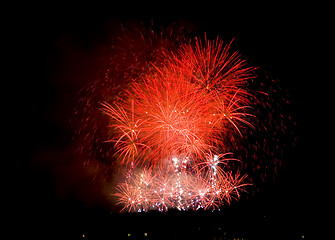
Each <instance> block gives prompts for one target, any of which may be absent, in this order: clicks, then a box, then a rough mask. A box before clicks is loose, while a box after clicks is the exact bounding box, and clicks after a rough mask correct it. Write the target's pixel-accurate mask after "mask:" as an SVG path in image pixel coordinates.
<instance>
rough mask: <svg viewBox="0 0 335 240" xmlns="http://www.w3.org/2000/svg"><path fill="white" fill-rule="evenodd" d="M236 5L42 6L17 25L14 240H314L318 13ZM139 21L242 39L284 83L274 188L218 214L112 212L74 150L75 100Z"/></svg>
mask: <svg viewBox="0 0 335 240" xmlns="http://www.w3.org/2000/svg"><path fill="white" fill-rule="evenodd" d="M236 5H237V6H227V7H226V8H224V6H222V7H221V6H220V7H219V8H220V9H217V8H216V7H215V6H207V7H205V8H204V9H201V7H200V6H198V8H197V9H196V10H195V9H192V8H189V9H188V8H186V9H187V10H185V12H184V11H183V10H181V9H179V10H177V11H176V12H174V11H172V10H171V11H170V10H164V11H163V10H162V9H161V10H160V11H157V10H155V11H154V10H151V9H147V8H145V10H143V11H135V10H134V9H133V10H126V9H125V8H124V7H122V8H117V7H116V6H114V5H113V4H109V5H108V6H102V7H101V8H94V9H90V8H89V7H87V9H86V10H85V11H81V10H78V9H76V8H71V9H67V10H66V8H65V7H64V6H48V7H47V6H45V7H42V9H41V11H37V10H34V11H31V12H29V14H26V15H25V16H26V17H23V18H22V20H21V21H20V23H19V24H18V27H17V28H16V34H17V33H19V34H18V35H19V36H20V38H19V40H18V42H19V44H18V49H19V50H20V51H21V50H22V51H21V55H19V56H18V60H19V61H18V62H19V63H20V65H19V66H20V67H19V68H21V70H23V71H24V74H23V75H24V76H23V77H22V78H21V79H20V80H19V82H18V84H20V87H21V89H22V94H20V95H21V96H22V100H21V101H20V107H19V108H17V107H16V109H19V110H20V117H19V119H21V120H19V122H20V123H19V124H20V126H19V128H23V130H20V132H21V133H20V136H17V137H16V138H17V139H19V141H17V140H16V141H17V143H16V144H15V146H17V147H18V148H19V150H18V151H19V153H18V154H17V155H18V156H17V158H18V159H19V160H15V161H16V162H17V163H19V165H20V166H21V167H20V170H16V171H14V172H13V174H14V175H16V176H17V177H15V178H16V179H18V180H19V183H18V184H17V185H16V186H15V189H14V191H15V192H16V193H15V196H17V197H16V200H18V201H17V203H16V205H15V209H17V210H18V211H15V213H14V215H15V219H16V220H15V222H16V223H19V226H20V229H19V230H18V231H17V232H16V233H15V234H19V235H21V234H22V235H24V236H27V237H28V236H29V238H31V239H33V238H34V237H36V238H41V239H84V238H86V239H105V238H104V237H106V239H118V238H116V236H117V235H120V236H121V238H119V239H127V238H129V239H130V238H131V237H134V236H135V237H136V236H137V238H136V239H144V235H143V233H144V232H147V235H148V236H146V237H147V238H148V239H164V237H166V238H167V239H168V238H170V239H174V238H175V239H192V238H193V239H194V238H195V237H198V238H199V239H213V236H214V235H213V234H217V236H223V232H224V233H225V237H226V238H227V239H229V237H231V239H233V237H240V238H242V237H244V239H302V238H307V239H308V237H307V236H308V232H309V226H310V224H311V222H312V220H311V216H312V215H313V213H315V212H316V209H317V204H316V202H315V201H314V198H316V196H315V193H314V192H313V193H311V188H312V187H311V186H313V182H314V180H313V177H311V174H310V173H309V170H310V169H311V168H313V165H312V164H314V163H315V161H319V158H320V156H319V152H320V149H319V147H318V146H321V143H320V142H315V141H316V139H318V138H319V131H320V129H319V128H316V127H315V126H316V125H318V124H320V120H319V119H317V117H316V114H315V113H316V110H315V107H316V106H315V105H316V103H315V98H318V97H320V96H321V93H319V92H317V93H316V94H313V97H311V93H313V92H314V93H315V92H316V91H318V87H316V86H315V85H314V84H313V83H312V82H311V81H313V82H314V83H315V79H314V78H315V75H313V74H312V72H313V70H314V67H313V66H314V62H315V56H316V53H315V52H316V51H317V49H316V48H315V47H312V46H313V45H314V44H315V39H317V38H318V36H322V30H320V29H319V28H318V27H317V26H315V25H314V24H313V23H314V18H313V16H314V15H315V14H312V13H311V8H308V9H304V8H302V7H300V6H284V5H278V6H277V5H275V4H273V6H271V7H270V6H265V7H264V6H254V5H250V6H245V7H244V8H243V9H241V8H240V6H238V4H236ZM143 8H144V7H143ZM170 8H171V6H170ZM170 8H169V9H170ZM132 22H133V23H136V24H143V25H144V26H153V27H154V28H157V29H159V27H161V26H162V27H166V26H170V25H171V24H177V25H178V24H179V25H185V26H187V27H188V28H190V29H194V31H196V32H199V33H203V32H206V33H207V35H208V36H209V37H212V38H214V37H216V36H220V37H221V38H223V39H227V41H229V40H231V39H232V38H235V42H234V44H235V45H234V49H236V50H238V51H239V52H240V53H241V54H242V56H243V57H245V58H246V59H247V61H248V64H249V65H253V66H258V67H260V68H261V69H262V70H264V71H265V72H266V74H268V76H269V77H270V78H273V79H279V81H280V84H281V87H282V88H284V89H287V91H288V94H289V100H290V105H289V106H287V107H286V108H285V109H284V111H285V112H286V113H287V114H288V115H290V116H292V119H293V121H295V122H296V127H294V128H292V129H291V130H292V131H293V132H294V139H295V140H294V141H293V143H292V144H291V145H290V144H289V145H290V147H288V148H287V149H285V151H284V154H283V159H282V166H281V168H280V169H279V171H278V174H277V176H276V177H275V180H269V181H268V182H266V183H263V184H262V186H260V187H259V191H258V192H256V193H255V194H251V195H249V196H248V197H243V198H242V199H241V200H240V201H236V202H233V203H232V205H231V206H230V207H225V208H223V210H222V211H221V212H216V213H207V212H199V213H179V212H174V211H172V212H171V213H168V214H161V215H160V214H156V213H151V214H142V215H139V216H137V215H136V216H133V215H127V214H126V215H118V214H117V213H116V212H115V211H113V207H112V206H111V203H110V201H109V200H108V197H107V195H108V194H107V190H106V186H104V184H103V180H102V179H100V178H99V177H97V178H96V179H95V180H92V171H93V170H92V169H87V168H84V167H83V166H82V162H81V160H80V159H78V158H77V157H75V156H74V154H73V152H72V151H73V148H71V141H72V140H71V138H72V136H73V129H71V126H69V119H70V118H71V116H72V112H73V109H74V107H75V105H76V101H77V99H76V94H77V92H78V91H79V90H80V88H82V87H83V86H84V85H85V84H88V83H89V82H90V81H92V80H94V78H96V77H97V74H98V73H99V70H100V66H101V63H102V62H103V61H104V57H105V56H104V55H103V52H104V48H105V46H106V44H108V35H109V34H112V33H113V30H114V29H115V28H116V27H115V26H118V25H119V24H129V23H132ZM313 59H314V60H313ZM311 109H312V110H311ZM311 111H312V112H314V113H312V114H311ZM321 128H322V127H321ZM314 177H316V176H315V175H314ZM111 211H112V212H113V213H112V214H111V213H110V212H111ZM185 223H186V224H185ZM183 224H185V225H183ZM178 225H179V226H178ZM181 225H183V226H184V227H180V226H181ZM128 233H131V234H132V235H131V236H129V237H128V235H127V234H128ZM83 234H84V235H83ZM136 234H138V235H136ZM141 234H142V235H141ZM155 234H156V235H155ZM160 234H161V235H160ZM210 234H212V235H210ZM220 234H221V235H220ZM30 236H31V237H30ZM154 236H156V237H155V238H154ZM157 236H158V237H157ZM149 237H150V238H149ZM131 239H134V238H131ZM216 239H219V238H218V237H217V238H216Z"/></svg>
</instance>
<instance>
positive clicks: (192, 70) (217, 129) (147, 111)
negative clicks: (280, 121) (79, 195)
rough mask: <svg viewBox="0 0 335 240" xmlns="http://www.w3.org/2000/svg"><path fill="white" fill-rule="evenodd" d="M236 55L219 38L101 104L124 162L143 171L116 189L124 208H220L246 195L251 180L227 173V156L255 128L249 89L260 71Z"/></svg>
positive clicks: (177, 56) (188, 49)
mask: <svg viewBox="0 0 335 240" xmlns="http://www.w3.org/2000/svg"><path fill="white" fill-rule="evenodd" d="M229 49H230V43H229V44H227V45H224V44H223V42H222V41H221V40H219V39H217V40H215V41H209V40H207V39H205V42H204V43H203V42H201V41H200V40H199V41H195V43H194V44H183V45H181V47H180V49H179V50H177V51H176V53H171V52H165V53H164V56H165V57H166V60H165V61H164V62H163V63H161V64H160V65H155V64H152V65H151V66H152V68H151V70H150V71H149V72H148V73H147V74H143V75H141V76H139V77H137V78H135V79H133V81H132V83H131V84H130V86H129V88H128V89H126V90H125V94H123V95H122V96H124V97H120V98H118V99H116V100H114V101H113V102H108V101H105V102H103V103H101V106H102V107H101V109H102V111H103V112H104V113H105V114H106V116H107V117H108V119H109V125H108V128H109V130H110V137H109V139H108V140H106V142H110V143H113V144H114V147H115V149H116V152H115V155H116V156H117V158H118V160H119V164H121V165H126V166H128V167H130V166H131V169H132V168H133V166H135V167H140V168H142V169H144V170H142V172H141V173H137V174H135V173H133V174H131V175H130V177H129V178H128V180H127V181H126V182H124V183H121V184H119V186H118V187H117V193H116V194H115V195H116V196H117V197H119V203H122V204H124V208H123V209H125V208H127V209H128V210H129V211H136V210H137V211H143V210H147V209H157V210H160V211H165V210H167V209H168V208H170V207H173V208H177V209H179V210H182V209H199V208H204V209H209V208H212V209H215V208H218V207H219V206H220V205H222V204H223V203H224V202H228V203H229V202H230V201H231V198H232V197H234V196H237V197H239V193H238V189H239V188H240V187H242V186H245V185H246V184H243V180H244V179H245V177H246V176H241V175H240V174H239V173H236V174H233V173H232V172H231V171H228V170H225V166H226V165H227V164H228V160H232V159H227V158H225V156H226V155H227V154H228V153H224V152H226V151H227V149H228V147H227V146H226V143H227V142H228V141H231V140H232V139H234V137H231V136H235V135H236V134H237V135H242V131H241V130H240V129H241V127H242V128H243V127H244V126H249V127H252V124H251V123H250V122H249V120H250V117H252V116H253V115H252V114H250V113H249V112H248V111H249V109H250V107H249V105H250V101H251V99H254V98H253V96H252V95H251V94H250V93H249V92H248V91H247V90H246V87H245V85H246V83H247V82H248V80H250V79H252V78H254V75H253V71H254V70H255V68H253V67H247V66H246V63H245V61H243V60H241V59H240V56H239V54H237V53H236V52H233V53H230V52H229ZM222 152H223V153H222ZM145 169H149V170H145Z"/></svg>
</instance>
